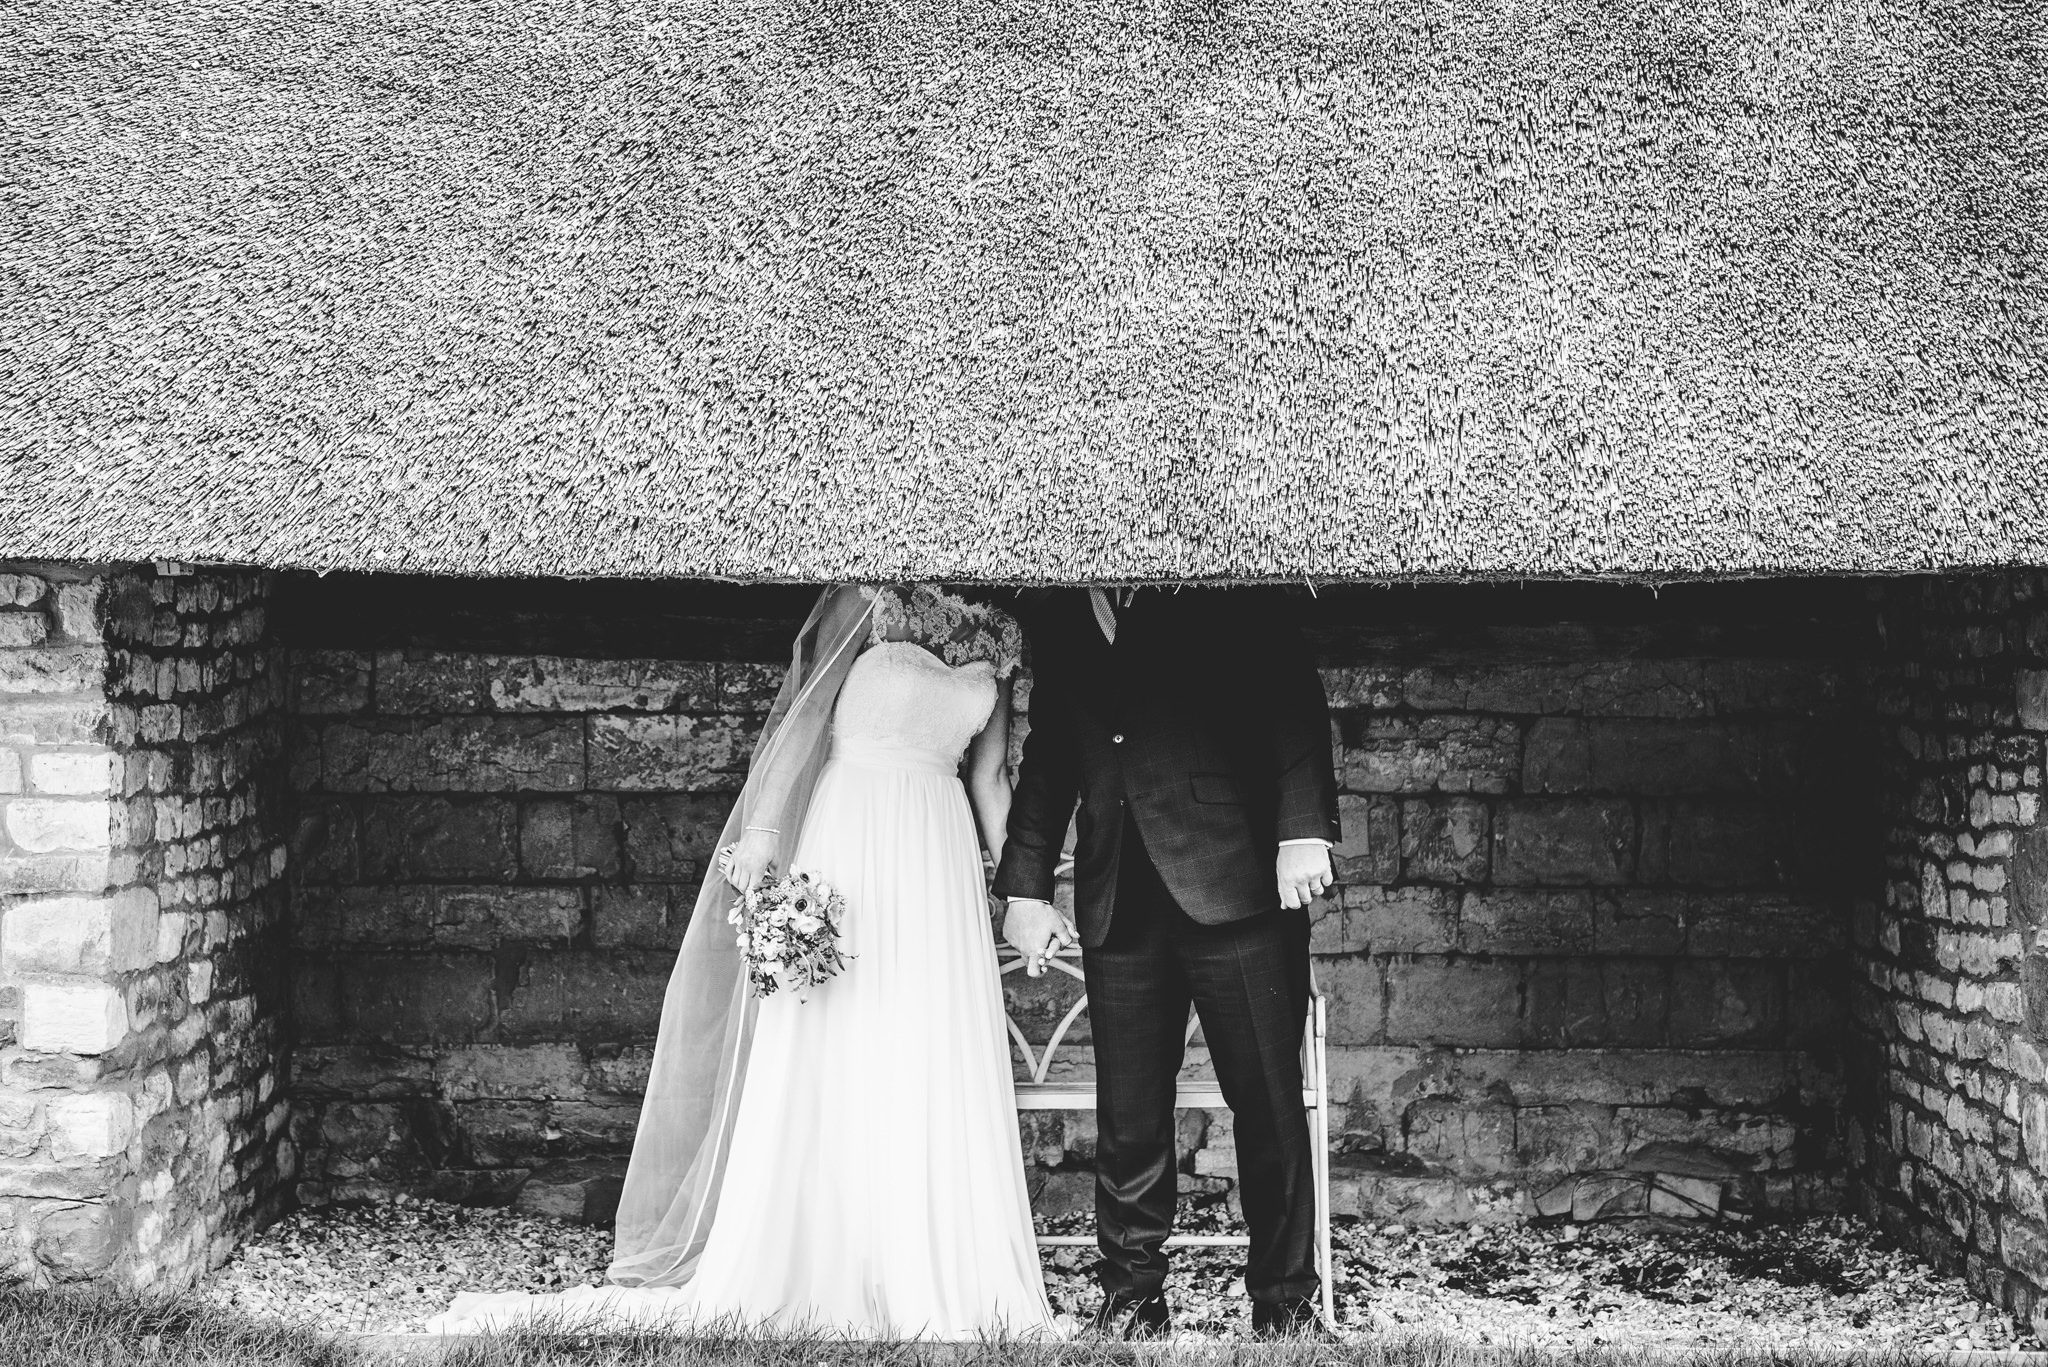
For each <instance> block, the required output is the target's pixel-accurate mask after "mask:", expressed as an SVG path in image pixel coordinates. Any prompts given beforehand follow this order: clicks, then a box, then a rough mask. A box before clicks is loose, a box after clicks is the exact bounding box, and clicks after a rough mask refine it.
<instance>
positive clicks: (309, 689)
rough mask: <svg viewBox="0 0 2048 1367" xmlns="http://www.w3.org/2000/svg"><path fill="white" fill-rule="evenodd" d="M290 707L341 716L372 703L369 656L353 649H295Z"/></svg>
mask: <svg viewBox="0 0 2048 1367" xmlns="http://www.w3.org/2000/svg"><path fill="white" fill-rule="evenodd" d="M290 670H291V710H292V711H293V712H295V713H298V714H299V715H301V716H342V715H346V714H349V713H352V712H362V711H365V710H367V709H368V708H369V706H370V657H369V656H368V655H366V654H363V653H362V652H360V651H353V650H301V651H294V652H293V653H292V657H291V662H290Z"/></svg>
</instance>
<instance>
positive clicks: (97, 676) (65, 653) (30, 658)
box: [0, 613, 107, 707]
mask: <svg viewBox="0 0 2048 1367" xmlns="http://www.w3.org/2000/svg"><path fill="white" fill-rule="evenodd" d="M14 615H15V614H11V613H10V614H6V616H7V617H13V616H14ZM106 683H107V652H106V650H105V648H104V647H102V646H99V645H97V644H94V645H82V646H46V647H44V648H43V649H40V650H18V651H7V652H5V653H0V695H7V696H8V697H9V706H10V707H12V706H14V705H15V704H16V703H17V702H18V700H19V699H20V698H21V697H22V696H23V695H30V696H32V695H37V694H50V695H56V694H64V693H87V694H90V693H96V692H99V691H100V690H102V689H103V688H105V687H106Z"/></svg>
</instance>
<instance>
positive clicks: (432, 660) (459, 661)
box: [374, 649, 488, 716]
mask: <svg viewBox="0 0 2048 1367" xmlns="http://www.w3.org/2000/svg"><path fill="white" fill-rule="evenodd" d="M487 667H488V663H487V657H486V656H482V655H477V654H472V653H467V652H455V651H441V650H428V649H406V650H380V651H378V652H377V654H376V658H375V660H374V668H375V670H376V680H377V683H376V693H375V703H376V710H377V711H379V712H384V713H393V714H411V715H431V716H439V715H444V714H449V713H465V712H481V711H484V710H485V700H486V696H487V695H486V691H485V682H484V676H485V672H486V669H487Z"/></svg>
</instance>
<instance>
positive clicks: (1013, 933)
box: [995, 589, 1338, 1338]
mask: <svg viewBox="0 0 2048 1367" xmlns="http://www.w3.org/2000/svg"><path fill="white" fill-rule="evenodd" d="M1290 608H1291V604H1289V603H1288V601H1287V600H1286V599H1285V598H1283V597H1281V596H1280V595H1277V594H1269V593H1265V592H1260V591H1256V590H1215V589H1186V590H1180V591H1169V590H1152V589H1145V590H1136V591H1133V590H1102V589H1073V590H1059V591H1057V592H1054V593H1052V594H1049V595H1047V596H1045V597H1044V598H1042V599H1041V600H1039V601H1038V602H1037V603H1036V605H1035V611H1034V610H1033V605H1031V604H1026V605H1025V606H1024V610H1023V614H1022V615H1023V616H1024V617H1025V623H1024V625H1025V628H1026V631H1027V633H1028V634H1029V637H1030V641H1031V651H1032V685H1031V701H1030V717H1031V730H1030V734H1029V735H1028V736H1027V737H1026V739H1025V741H1024V754H1023V761H1022V767H1021V768H1020V770H1019V772H1018V778H1017V788H1016V794H1015V797H1014V799H1013V802H1012V805H1011V808H1010V821H1009V839H1008V843H1007V844H1006V846H1005V847H1004V850H1003V860H1002V866H1001V867H1000V868H999V869H998V870H997V871H996V879H995V893H996V895H997V896H999V897H1003V898H1006V899H1008V912H1007V915H1006V917H1005V920H1004V925H1003V934H1004V937H1005V938H1006V939H1008V940H1009V942H1010V943H1011V944H1012V945H1013V946H1015V947H1016V948H1017V949H1018V950H1019V951H1020V952H1022V953H1023V954H1024V956H1025V958H1026V960H1027V965H1026V967H1027V971H1028V972H1030V973H1031V974H1032V975H1033V976H1037V975H1038V974H1039V973H1040V972H1042V971H1043V967H1044V960H1045V957H1046V956H1047V955H1048V954H1050V953H1051V952H1052V951H1053V950H1054V949H1055V948H1057V947H1059V946H1063V945H1067V944H1071V943H1073V942H1074V940H1075V939H1076V938H1077V937H1078V939H1079V941H1080V944H1081V949H1082V956H1081V957H1082V968H1083V971H1084V973H1085V975H1086V979H1087V986H1088V1002H1089V1019H1090V1025H1091V1029H1092V1032H1093V1034H1094V1039H1095V1061H1096V1084H1095V1085H1096V1113H1097V1118H1098V1122H1099V1124H1098V1131H1099V1136H1098V1139H1097V1145H1096V1179H1095V1219H1096V1230H1097V1237H1098V1241H1099V1243H1100V1245H1101V1248H1102V1256H1103V1260H1104V1261H1103V1265H1102V1282H1103V1291H1104V1293H1105V1298H1104V1301H1103V1305H1102V1309H1101V1312H1100V1314H1099V1315H1098V1316H1097V1318H1096V1325H1097V1327H1098V1328H1099V1329H1101V1330H1103V1331H1104V1332H1107V1333H1110V1334H1112V1335H1116V1336H1118V1337H1123V1338H1141V1337H1150V1336H1152V1335H1156V1334H1159V1333H1163V1332H1165V1330H1166V1329H1167V1328H1168V1326H1169V1322H1170V1316H1169V1313H1168V1308H1167V1302H1166V1296H1165V1282H1166V1266H1167V1260H1166V1254H1165V1252H1164V1250H1163V1248H1162V1247H1161V1245H1162V1244H1163V1243H1164V1241H1165V1239H1166V1237H1167V1235H1168V1234H1169V1233H1171V1232H1172V1228H1173V1217H1174V1202H1175V1196H1176V1170H1177V1164H1176V1155H1175V1152H1174V1115H1173V1098H1174V1085H1175V1078H1176V1075H1177V1074H1178V1072H1179V1070H1180V1065H1181V1055H1182V1047H1183V1038H1184V1035H1185V1032H1186V1026H1187V1016H1188V1007H1189V1005H1190V1004H1191V1003H1192V1005H1193V1006H1194V1008H1195V1010H1196V1011H1197V1012H1198V1013H1199V1014H1200V1017H1201V1022H1202V1032H1203V1036H1204V1038H1205V1040H1206V1041H1207V1043H1208V1046H1209V1052H1210V1055H1211V1057H1212V1058H1213V1059H1214V1061H1215V1065H1216V1077H1217V1081H1218V1082H1219V1083H1220V1084H1221V1087H1222V1091H1223V1095H1224V1098H1225V1099H1226V1100H1227V1101H1228V1102H1229V1103H1230V1110H1231V1114H1232V1116H1233V1117H1234V1126H1235V1133H1236V1145H1237V1162H1238V1177H1239V1183H1240V1192H1241V1195H1242V1197H1243V1202H1244V1213H1245V1218H1246V1221H1247V1222H1248V1223H1249V1224H1250V1226H1251V1248H1250V1252H1249V1258H1248V1260H1247V1263H1246V1267H1245V1289H1246V1291H1247V1292H1248V1293H1249V1295H1250V1296H1251V1300H1252V1324H1253V1328H1254V1329H1255V1330H1257V1331H1258V1332H1260V1333H1261V1334H1268V1335H1272V1334H1288V1333H1303V1332H1307V1333H1317V1332H1321V1331H1322V1326H1321V1324H1320V1321H1319V1320H1318V1319H1317V1317H1316V1311H1315V1305H1316V1291H1317V1286H1318V1282H1317V1277H1316V1271H1315V1258H1314V1243H1315V1240H1314V1232H1315V1192H1314V1187H1313V1180H1312V1166H1311V1160H1310V1150H1309V1132H1308V1121H1307V1117H1306V1115H1305V1113H1304V1110H1303V1107H1302V1074H1301V1041H1302V1030H1303V1025H1304V1021H1305V1017H1306V1013H1307V1010H1308V993H1309V962H1308V930H1309V927H1308V905H1309V903H1310V902H1312V901H1313V900H1314V899H1315V897H1316V896H1317V895H1318V894H1319V893H1321V892H1322V891H1323V890H1324V889H1325V888H1326V887H1327V886H1328V885H1329V883H1330V877H1331V874H1330V855H1329V850H1330V844H1331V842H1332V841H1334V840H1336V839H1337V837H1338V826H1337V780H1336V774H1335V772H1334V770H1333V768H1332V765H1331V760H1330V721H1329V710H1328V706H1327V704H1326V702H1325V700H1324V697H1323V690H1322V684H1321V682H1320V680H1319V679H1318V677H1317V675H1316V670H1315V666H1314V664H1313V662H1312V661H1311V660H1310V658H1309V654H1308V650H1307V648H1306V646H1305V645H1304V644H1303V641H1302V638H1301V633H1300V631H1299V629H1298V628H1297V627H1296V626H1295V625H1294V624H1293V622H1292V620H1291V612H1290ZM1077 802H1078V811H1079V819H1078V826H1077V843H1076V845H1075V850H1074V872H1075V894H1076V897H1075V901H1076V916H1075V921H1076V922H1078V925H1076V924H1075V923H1073V922H1069V921H1068V920H1067V919H1066V918H1065V917H1063V916H1062V915H1060V913H1059V912H1058V911H1056V910H1055V909H1054V907H1053V906H1052V896H1053V871H1054V868H1055V866H1056V864H1057V863H1058V861H1059V858H1060V850H1061V847H1062V845H1063V844H1064V843H1065V840H1066V834H1067V824H1068V820H1069V818H1070V817H1073V816H1075V813H1076V806H1077Z"/></svg>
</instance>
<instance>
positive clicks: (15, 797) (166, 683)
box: [0, 565, 292, 1287]
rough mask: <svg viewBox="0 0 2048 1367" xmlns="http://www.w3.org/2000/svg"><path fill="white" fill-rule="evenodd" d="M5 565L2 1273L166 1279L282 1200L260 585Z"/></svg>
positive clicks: (267, 667)
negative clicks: (280, 1197)
mask: <svg viewBox="0 0 2048 1367" xmlns="http://www.w3.org/2000/svg"><path fill="white" fill-rule="evenodd" d="M161 568H162V569H163V570H164V571H165V572H163V573H157V572H151V571H147V570H137V569H126V568H123V569H118V570H115V569H109V570H96V569H93V568H90V567H81V566H48V565H0V807H4V814H5V819H4V829H5V838H4V841H0V1046H4V1047H0V1277H23V1278H29V1279H32V1280H50V1279H55V1280H75V1279H85V1278H97V1279H102V1280H107V1281H112V1282H115V1283H119V1284H126V1285H131V1286H138V1287H168V1286H177V1285H181V1284H184V1283H186V1282H188V1281H190V1280H191V1279H192V1278H193V1277H195V1276H196V1275H198V1274H199V1273H200V1272H202V1271H204V1270H205V1269H206V1268H207V1267H209V1266H211V1265H213V1264H215V1263H218V1262H219V1261H220V1260H221V1259H223V1258H224V1257H226V1255H227V1253H228V1252H229V1251H230V1250H231V1249H232V1248H233V1247H234V1245H235V1243H236V1242H237V1241H238V1239H239V1238H240V1237H241V1235H242V1234H243V1233H245V1232H246V1231H247V1230H248V1229H249V1228H251V1227H252V1226H253V1225H255V1224H258V1223H260V1222H262V1221H263V1220H265V1219H267V1218H268V1217H269V1216H270V1215H271V1214H272V1213H273V1212H274V1211H275V1209H276V1208H277V1199H278V1192H279V1185H280V1184H279V1174H280V1173H281V1172H288V1171H289V1169H290V1165H291V1162H292V1155H291V1153H290V1151H289V1149H288V1148H285V1147H282V1146H281V1145H280V1143H279V1140H280V1137H281V1131H282V1129H283V1125H284V1120H285V1110H284V1106H283V1099H284V1097H283V1089H282V1085H281V1084H282V1079H283V1061H284V1059H283V1055H284V1049H283V1046H284V1036H283V1021H282V1006H283V993H282V990H281V988H282V983H283V965H282V962H281V957H282V956H281V954H280V948H281V946H280V944H279V931H280V930H281V927H282V925H283V897H284V883H283V880H282V878H281V877H280V875H281V874H282V872H283V868H284V860H285V849H284V845H283V842H282V839H281V833H280V832H279V831H278V830H277V828H276V826H275V824H274V822H273V820H272V812H271V806H272V804H273V800H274V798H275V797H276V796H277V795H278V793H279V790H280V787H281V773H280V772H279V757H280V753H281V752H280V718H279V716H278V711H277V704H278V703H280V702H281V701H282V690H281V683H282V676H281V674H280V673H279V671H278V670H277V668H276V664H275V661H274V659H273V656H272V652H271V651H270V650H269V648H268V647H267V645H266V644H265V611H266V599H267V596H268V591H269V586H270V581H269V579H268V577H267V576H263V575H257V574H245V573H234V572H209V573H179V572H177V570H178V567H174V566H165V567H161Z"/></svg>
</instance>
